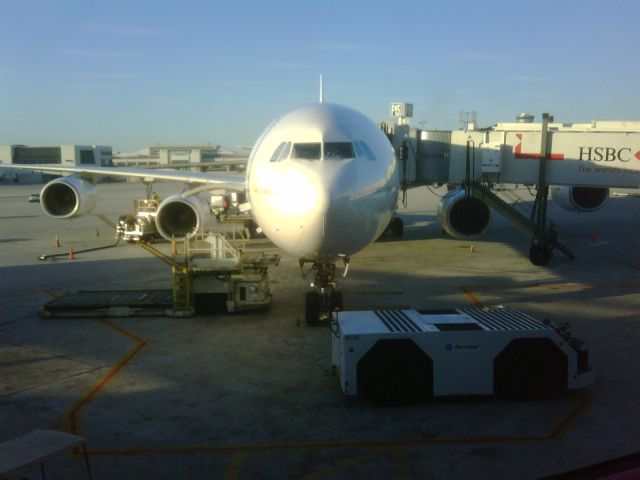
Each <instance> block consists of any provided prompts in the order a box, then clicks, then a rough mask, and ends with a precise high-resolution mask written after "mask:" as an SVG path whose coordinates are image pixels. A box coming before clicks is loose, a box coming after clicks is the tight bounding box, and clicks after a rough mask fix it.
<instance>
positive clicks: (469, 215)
mask: <svg viewBox="0 0 640 480" xmlns="http://www.w3.org/2000/svg"><path fill="white" fill-rule="evenodd" d="M438 220H439V221H440V224H441V225H442V228H444V230H445V231H446V232H447V233H448V234H449V235H451V236H452V237H456V238H474V237H477V236H479V235H482V234H483V233H484V231H485V230H486V229H487V227H489V224H490V223H491V208H489V205H487V204H486V203H485V202H483V201H482V200H481V199H479V198H477V197H474V196H472V195H470V196H468V197H467V196H465V191H464V189H456V190H450V191H449V192H447V194H446V195H445V196H444V197H442V198H441V199H440V202H439V203H438Z"/></svg>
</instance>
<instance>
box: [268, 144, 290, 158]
mask: <svg viewBox="0 0 640 480" xmlns="http://www.w3.org/2000/svg"><path fill="white" fill-rule="evenodd" d="M290 151H291V142H282V143H281V144H280V145H278V148H276V150H275V151H274V152H273V155H272V156H271V161H272V162H280V161H282V160H286V159H287V158H289V152H290Z"/></svg>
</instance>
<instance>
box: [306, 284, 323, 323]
mask: <svg viewBox="0 0 640 480" xmlns="http://www.w3.org/2000/svg"><path fill="white" fill-rule="evenodd" d="M320 308H321V302H320V294H319V293H318V292H307V295H306V296H305V300H304V320H305V322H307V325H317V324H318V322H319V321H320Z"/></svg>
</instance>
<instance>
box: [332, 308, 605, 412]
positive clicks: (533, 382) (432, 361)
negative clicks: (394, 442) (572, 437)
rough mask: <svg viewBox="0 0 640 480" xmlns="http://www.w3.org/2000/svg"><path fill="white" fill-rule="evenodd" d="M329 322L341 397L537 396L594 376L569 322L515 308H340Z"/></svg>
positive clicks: (386, 400)
mask: <svg viewBox="0 0 640 480" xmlns="http://www.w3.org/2000/svg"><path fill="white" fill-rule="evenodd" d="M331 325H332V361H333V365H334V366H335V367H336V369H337V372H338V376H339V379H340V385H341V387H342V391H343V393H344V394H345V395H347V396H354V395H360V396H362V397H365V398H367V399H370V400H372V401H374V402H377V403H384V404H399V403H407V402H414V401H421V400H425V399H428V398H431V397H437V396H453V395H493V394H496V395H501V396H505V397H510V398H515V399H522V400H526V399H540V398H547V397H551V396H553V395H555V394H557V393H559V392H561V391H563V390H565V389H567V388H568V389H578V388H581V387H584V386H587V385H589V384H591V383H592V382H593V379H594V377H593V372H592V370H591V368H590V367H589V361H588V351H587V349H586V347H585V345H584V343H583V342H581V341H580V340H577V339H576V338H574V337H572V336H571V334H570V332H569V329H568V326H567V325H559V326H558V325H555V324H552V323H551V322H549V321H544V322H541V321H538V320H536V319H534V318H532V317H530V316H529V315H526V314H525V313H523V312H520V311H518V310H515V309H512V308H502V307H500V308H473V309H460V310H373V311H344V312H336V313H334V314H333V318H332V324H331Z"/></svg>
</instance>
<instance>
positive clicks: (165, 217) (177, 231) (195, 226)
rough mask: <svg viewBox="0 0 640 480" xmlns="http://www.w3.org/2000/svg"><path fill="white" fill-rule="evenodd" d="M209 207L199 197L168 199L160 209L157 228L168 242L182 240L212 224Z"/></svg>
mask: <svg viewBox="0 0 640 480" xmlns="http://www.w3.org/2000/svg"><path fill="white" fill-rule="evenodd" d="M210 220H211V213H210V209H209V205H208V204H207V202H205V201H204V200H203V199H202V198H200V197H198V196H195V195H194V196H190V197H183V196H182V195H180V194H177V195H172V196H171V197H168V198H166V199H165V200H164V201H163V202H162V203H161V204H160V206H159V207H158V213H157V216H156V228H157V229H158V233H160V235H162V236H163V237H164V238H166V239H167V240H171V239H172V238H175V239H176V240H182V239H184V238H185V237H186V236H187V235H189V234H193V233H195V232H197V231H198V230H199V229H200V228H202V227H203V226H204V225H206V224H208V223H210Z"/></svg>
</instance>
